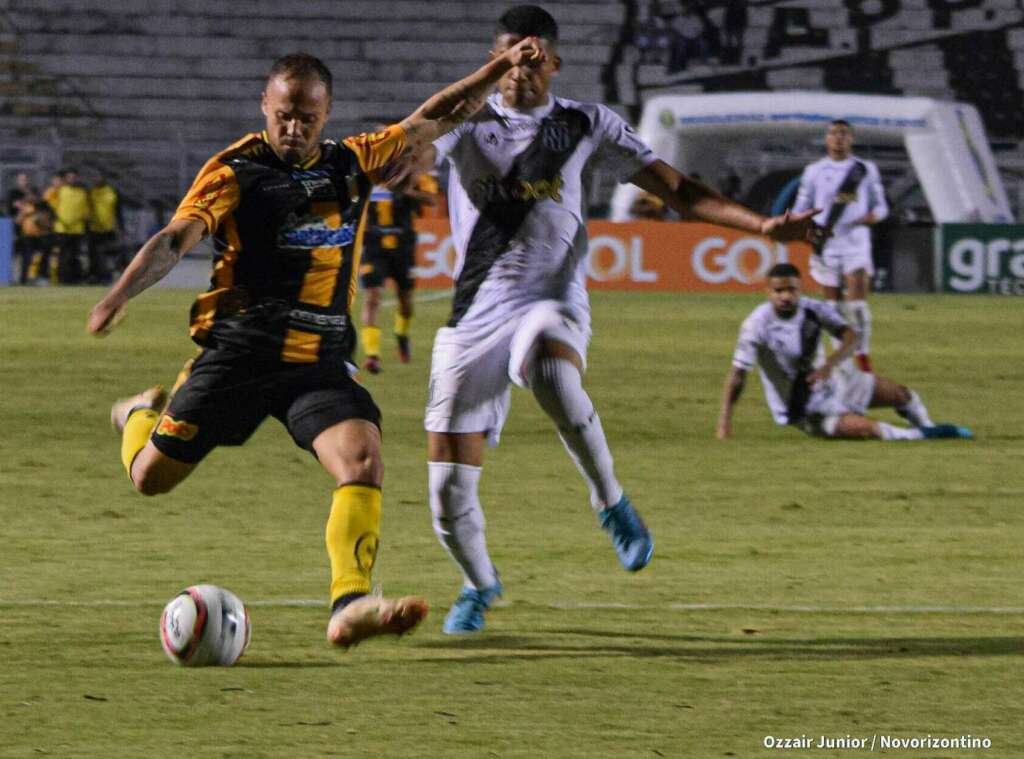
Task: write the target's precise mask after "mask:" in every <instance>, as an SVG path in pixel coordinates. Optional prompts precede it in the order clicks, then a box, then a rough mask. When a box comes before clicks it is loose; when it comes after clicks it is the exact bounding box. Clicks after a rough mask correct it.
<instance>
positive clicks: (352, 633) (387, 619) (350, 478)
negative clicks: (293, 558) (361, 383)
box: [312, 419, 429, 648]
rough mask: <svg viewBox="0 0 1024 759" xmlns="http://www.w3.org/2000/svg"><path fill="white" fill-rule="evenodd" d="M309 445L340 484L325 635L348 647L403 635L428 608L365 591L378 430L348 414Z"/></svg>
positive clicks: (329, 536)
mask: <svg viewBox="0 0 1024 759" xmlns="http://www.w3.org/2000/svg"><path fill="white" fill-rule="evenodd" d="M312 447H313V450H314V452H315V453H316V455H317V458H318V459H319V460H320V463H321V465H322V466H323V467H324V469H326V470H327V472H328V473H329V474H330V475H331V476H332V477H334V479H335V482H336V483H337V485H338V487H337V489H336V490H335V491H334V495H333V498H332V501H331V514H330V516H329V517H328V520H327V526H326V529H325V543H326V546H327V554H328V556H329V558H330V562H331V619H330V621H329V622H328V625H327V638H328V640H329V641H330V642H331V643H332V644H334V645H336V646H340V647H342V648H348V647H350V646H353V645H355V644H356V643H359V642H360V641H362V640H365V639H366V638H371V637H374V636H377V635H402V634H404V633H406V632H408V631H409V630H411V629H412V628H413V627H415V626H416V625H418V624H419V623H420V622H421V621H422V620H423V619H424V618H425V617H426V615H427V611H428V608H429V607H428V606H427V602H426V601H424V600H423V599H422V598H416V597H406V598H399V599H397V600H393V599H387V598H378V597H375V596H370V595H369V593H370V589H371V580H372V572H373V565H374V562H375V561H376V558H377V547H378V545H379V543H380V515H381V490H380V485H381V481H382V479H383V475H384V468H383V464H382V462H381V456H380V430H379V429H378V428H377V425H375V424H374V423H372V422H370V421H367V420H365V419H348V420H345V421H343V422H339V423H337V424H334V425H332V426H331V427H328V428H327V429H326V430H324V431H323V432H321V433H320V434H319V435H317V436H316V438H314V440H313V443H312Z"/></svg>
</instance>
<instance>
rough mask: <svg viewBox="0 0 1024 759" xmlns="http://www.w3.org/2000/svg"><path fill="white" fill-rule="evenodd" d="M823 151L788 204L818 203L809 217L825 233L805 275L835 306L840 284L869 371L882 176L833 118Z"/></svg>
mask: <svg viewBox="0 0 1024 759" xmlns="http://www.w3.org/2000/svg"><path fill="white" fill-rule="evenodd" d="M825 150H826V152H827V153H828V155H827V156H826V157H825V158H822V159H821V160H819V161H815V162H814V163H812V164H811V165H810V166H808V167H807V168H805V169H804V172H803V175H802V176H801V177H800V189H799V190H798V191H797V196H796V203H795V204H794V205H793V210H794V211H796V212H800V211H806V210H807V209H809V208H820V209H821V211H820V213H819V214H818V215H817V216H816V217H815V221H816V222H817V223H818V224H820V225H821V226H822V227H823V228H824V230H825V234H826V235H827V239H824V237H823V240H824V245H823V246H817V247H816V248H815V255H813V256H812V257H811V267H810V268H811V276H812V277H813V278H814V280H815V281H816V282H817V283H818V284H819V285H821V286H822V288H823V289H824V291H825V299H826V300H829V301H832V303H833V304H834V305H836V306H839V302H840V298H841V295H842V286H843V284H844V280H845V284H846V301H845V304H844V306H843V307H842V308H841V309H840V310H841V311H842V312H843V313H844V315H845V316H846V318H847V319H848V320H849V322H850V323H851V324H853V325H854V327H855V328H856V331H857V335H858V342H857V345H856V348H855V355H856V358H857V365H858V366H859V367H860V369H861V370H862V371H865V372H870V371H871V358H870V356H869V353H870V348H871V309H870V308H869V307H868V301H867V297H868V291H869V289H870V287H871V276H872V275H873V274H874V273H875V265H874V262H873V261H872V258H871V229H870V227H872V226H874V225H875V224H877V223H878V222H880V221H882V220H883V219H884V218H885V217H886V216H888V215H889V205H888V204H887V203H886V201H885V191H884V190H883V189H882V178H881V176H880V175H879V173H878V167H877V166H875V164H874V163H872V162H871V161H868V160H865V159H863V158H858V157H856V156H854V155H853V129H852V127H851V126H850V124H849V122H847V121H844V120H842V119H837V120H835V121H833V122H832V123H831V124H829V127H828V131H827V132H826V133H825Z"/></svg>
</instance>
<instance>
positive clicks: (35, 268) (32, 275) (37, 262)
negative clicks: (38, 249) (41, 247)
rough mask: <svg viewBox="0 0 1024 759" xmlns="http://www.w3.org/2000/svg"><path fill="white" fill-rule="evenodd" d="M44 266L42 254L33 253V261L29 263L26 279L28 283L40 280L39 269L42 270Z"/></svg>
mask: <svg viewBox="0 0 1024 759" xmlns="http://www.w3.org/2000/svg"><path fill="white" fill-rule="evenodd" d="M42 265H43V254H42V253H33V254H32V260H31V261H29V264H28V271H27V272H25V279H26V281H28V280H34V279H38V277H39V269H40V268H42Z"/></svg>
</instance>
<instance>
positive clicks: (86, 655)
mask: <svg viewBox="0 0 1024 759" xmlns="http://www.w3.org/2000/svg"><path fill="white" fill-rule="evenodd" d="M99 295H100V292H99V291H98V290H95V289H50V290H19V289H7V290H3V291H0V324H2V325H3V327H2V329H0V524H2V525H3V529H2V535H3V539H2V543H0V578H2V584H0V757H5V758H6V757H37V756H40V755H43V756H56V757H105V758H110V757H141V756H147V757H177V756H197V757H321V756H335V757H369V756H379V757H396V756H406V757H445V758H447V757H524V758H525V757H529V758H530V759H537V758H538V757H581V758H582V757H603V756H609V757H630V758H631V757H657V756H665V757H724V756H732V757H741V758H742V757H755V756H769V755H773V754H775V753H778V752H775V751H769V750H768V749H766V748H764V746H763V741H764V738H765V736H782V737H798V736H801V735H806V736H808V738H810V739H812V740H813V741H817V739H818V737H819V736H820V735H822V734H824V735H827V736H830V737H834V736H843V737H845V736H847V735H851V736H854V737H862V736H866V737H869V738H870V737H871V736H881V735H895V736H901V737H917V736H926V735H929V734H931V735H933V736H959V735H963V734H970V735H973V736H984V737H987V738H989V739H990V740H991V742H992V748H991V749H990V750H988V751H984V752H976V751H951V750H942V749H930V750H899V751H896V750H890V751H888V752H886V753H887V754H888V755H890V756H899V757H947V756H949V757H953V756H986V757H1019V756H1022V755H1024V726H1022V722H1021V719H1020V713H1021V709H1022V708H1024V667H1022V664H1024V582H1022V580H1024V551H1022V537H1024V509H1022V506H1024V500H1022V493H1024V414H1022V413H1021V402H1022V401H1021V399H1022V398H1024V343H1022V338H1021V336H1022V334H1024V330H1022V327H1024V317H1022V315H1021V314H1022V311H1021V301H1020V300H1013V299H998V298H991V299H986V298H972V297H940V296H933V297H925V296H919V297H911V296H879V297H877V298H875V299H874V300H873V311H874V316H875V338H874V343H875V346H874V351H873V355H874V360H875V365H876V368H877V370H878V372H879V373H880V374H882V375H884V376H888V377H891V378H893V379H896V380H899V381H902V382H904V383H907V384H910V385H911V386H913V387H914V388H916V389H918V390H919V391H920V393H921V395H922V396H923V398H924V400H925V402H926V403H927V405H928V407H929V409H930V410H931V412H932V415H933V417H934V418H935V419H936V420H941V421H952V422H957V423H960V424H967V425H970V426H972V427H973V428H974V430H975V432H976V434H977V438H978V439H977V440H976V441H974V442H969V443H965V442H960V441H954V442H945V441H944V442H935V443H930V442H929V443H889V444H885V443H844V442H831V443H830V442H822V441H817V440H812V439H809V438H806V437H804V436H803V435H801V434H800V433H798V432H795V431H791V430H781V429H777V428H775V427H774V426H773V425H772V423H771V421H770V418H769V416H768V412H767V409H766V408H765V406H764V402H763V399H762V396H761V390H760V387H759V384H758V382H757V381H756V380H752V381H751V382H750V383H749V386H748V388H747V393H746V395H745V397H744V398H743V400H742V401H741V404H740V407H739V409H738V410H737V416H736V419H735V432H736V435H737V437H736V439H735V440H732V441H729V442H724V443H723V442H719V441H717V440H715V439H714V436H713V433H714V427H715V418H716V414H717V410H718V397H719V392H720V388H721V383H722V379H723V377H724V375H725V372H726V370H727V368H728V366H729V358H730V356H731V352H732V348H733V344H734V341H735V337H736V330H737V329H738V326H739V323H740V321H741V320H742V318H743V317H744V316H745V315H746V314H747V313H748V312H749V311H750V309H751V308H753V306H754V305H755V303H756V302H757V299H756V298H752V297H743V296H697V295H644V296H639V295H624V294H597V295H595V296H594V299H593V300H594V326H595V338H594V341H593V344H592V351H591V355H590V370H589V372H588V374H587V379H586V384H587V387H588V389H589V390H590V392H591V394H592V396H593V398H594V400H595V403H596V404H597V407H598V409H599V411H600V413H601V416H602V419H603V421H604V426H605V429H606V430H607V432H608V435H609V439H610V442H611V445H612V450H613V453H614V454H615V456H616V462H617V469H618V474H619V476H620V479H621V480H622V481H623V483H624V484H625V486H626V487H627V489H628V491H629V492H630V494H631V495H632V497H633V500H634V502H635V503H636V504H637V506H638V508H639V510H640V512H641V513H642V514H643V515H644V517H645V518H646V520H647V521H648V523H649V525H650V526H651V528H652V530H653V532H654V536H655V542H656V550H655V557H654V561H653V562H652V564H651V566H650V567H649V568H648V569H646V570H645V571H643V572H641V573H639V574H637V575H628V574H627V573H625V572H623V571H622V570H621V569H620V568H619V566H618V564H617V562H616V560H615V557H614V554H613V552H612V549H611V546H610V544H609V543H608V541H607V538H606V536H605V535H604V534H603V533H602V532H601V531H600V530H599V529H598V528H597V525H596V520H595V518H594V516H593V515H592V514H591V513H590V509H589V505H588V502H587V497H586V492H585V488H584V485H583V483H582V480H581V479H580V478H579V476H578V475H577V474H576V472H575V470H574V468H573V466H572V464H571V462H570V461H569V459H568V457H567V456H566V455H565V453H564V452H563V451H562V448H561V445H560V443H559V442H558V440H557V438H556V436H555V434H554V432H553V430H552V428H551V426H550V424H549V423H548V422H547V420H546V419H545V418H544V417H543V416H542V415H541V414H540V412H539V411H538V410H537V408H536V405H535V403H534V402H533V400H532V398H531V397H530V396H529V395H528V394H527V393H524V392H522V391H516V393H515V395H514V400H513V413H512V417H511V419H510V421H509V424H508V425H507V427H506V429H505V433H504V436H503V442H502V445H501V447H500V448H498V449H497V450H496V451H490V452H488V461H487V465H486V469H485V473H484V477H483V480H482V499H483V503H484V507H485V510H486V513H487V518H488V531H489V540H490V546H491V549H492V553H493V556H494V558H495V561H496V563H497V565H498V567H499V568H500V570H501V572H502V577H503V579H504V581H505V584H506V588H507V594H506V599H505V600H506V604H505V605H503V606H502V607H500V608H498V609H496V610H495V611H494V612H493V613H492V614H491V615H490V618H489V623H488V630H487V631H486V632H485V633H484V634H483V635H480V636H478V637H474V638H471V639H465V640H463V639H456V640H452V639H449V638H447V637H446V636H443V635H441V633H440V623H441V618H442V617H443V615H444V613H445V611H446V610H447V606H448V604H449V603H450V602H451V600H452V599H453V597H454V595H455V594H456V592H457V589H458V582H459V580H458V577H457V574H456V571H455V568H454V565H453V564H451V562H450V560H449V559H448V557H447V556H446V555H445V554H444V553H443V551H442V549H441V548H440V547H439V546H438V544H437V542H436V540H435V538H434V535H433V532H432V531H431V528H430V519H429V514H428V509H427V506H426V498H425V484H426V483H425V481H426V467H425V464H424V435H423V433H422V427H421V413H422V408H423V403H424V400H425V394H426V375H427V369H428V364H429V346H430V342H431V335H432V333H433V330H434V329H436V328H437V327H438V326H439V325H440V324H441V323H442V322H443V320H444V318H445V315H446V310H447V307H448V306H447V304H446V303H445V302H443V301H437V302H432V303H425V304H423V305H422V306H421V307H420V309H419V313H418V316H417V318H416V321H415V323H414V330H415V331H414V335H413V341H414V360H413V363H412V364H411V365H409V366H401V365H399V364H398V362H397V360H396V359H395V358H394V356H392V355H388V356H386V357H385V367H384V373H383V374H381V375H380V376H378V377H368V378H366V382H367V385H368V386H369V387H370V389H371V390H372V392H373V393H374V396H375V398H376V399H377V401H378V403H379V404H380V406H381V407H382V409H383V411H384V428H385V466H386V478H385V479H386V481H385V490H384V493H385V497H384V521H383V534H382V548H381V554H380V560H379V564H378V571H377V579H378V581H380V582H381V583H382V584H383V587H384V589H385V591H386V592H387V593H389V594H405V593H418V594H422V595H423V596H425V597H426V598H427V599H428V600H429V601H430V603H431V604H432V606H433V612H432V614H431V616H430V617H429V618H428V620H427V621H426V623H425V624H424V626H423V628H422V629H421V630H419V631H417V632H416V633H415V634H414V635H411V636H409V637H407V638H406V639H403V640H380V641H371V642H369V643H367V644H365V645H363V646H361V647H359V648H357V649H355V650H354V651H352V652H351V653H347V654H346V653H340V652H337V651H333V650H331V649H330V648H329V647H328V646H327V645H326V643H325V641H324V628H325V624H326V621H327V610H326V599H325V598H324V596H325V593H326V591H327V584H328V569H327V559H326V555H325V553H324V549H323V527H324V520H325V519H326V516H327V511H328V507H329V500H330V491H331V489H332V483H331V482H330V481H329V479H328V477H327V475H326V474H324V473H323V471H322V470H320V468H319V467H318V466H317V465H316V464H315V462H314V461H313V460H312V459H311V458H310V457H309V456H308V455H307V454H305V453H304V452H302V451H300V450H299V449H297V448H295V447H294V445H293V444H292V443H291V441H290V439H289V438H288V436H287V434H286V433H285V432H284V431H283V429H281V428H280V427H279V426H278V425H277V423H276V422H275V421H273V420H270V421H268V422H267V424H266V425H264V427H263V428H261V429H260V431H259V432H258V433H257V434H256V435H255V436H254V438H253V439H252V440H251V441H250V442H249V443H248V444H246V445H245V446H244V447H242V448H235V449H222V450H219V451H216V452H215V453H214V454H213V455H211V457H210V458H209V459H208V460H207V461H206V462H205V463H204V464H203V466H201V467H200V468H199V469H198V470H197V471H196V473H195V474H194V475H193V476H192V478H191V479H189V480H188V481H186V482H185V483H184V484H183V485H182V486H181V487H179V488H178V489H177V490H176V491H175V492H173V493H171V494H169V495H166V496H162V497H159V498H152V499H149V498H144V497H142V496H140V495H137V494H136V493H134V491H132V489H131V488H130V486H129V484H128V482H127V480H126V478H125V476H124V472H123V471H122V470H121V465H120V462H119V458H118V440H117V438H116V436H115V435H114V434H113V433H112V432H111V431H110V429H109V426H108V422H107V416H108V410H109V407H110V403H111V401H112V400H113V399H114V398H116V397H118V396H123V395H127V394H130V393H133V392H136V391H138V390H140V389H142V388H143V387H146V386H147V385H150V384H153V383H155V382H163V383H170V382H171V381H173V379H174V375H175V373H176V372H177V370H178V368H179V367H180V365H181V364H182V362H183V361H184V360H185V359H186V358H188V357H189V355H191V352H192V348H191V344H190V343H189V342H188V340H187V336H186V317H187V308H188V304H189V302H190V300H191V297H192V293H189V292H184V291H166V290H165V291H157V292H152V293H147V294H146V295H144V296H142V297H141V298H139V299H138V301H137V302H135V303H133V304H132V306H131V307H130V313H129V316H128V319H127V320H126V321H125V323H124V324H123V325H122V326H121V328H120V329H119V330H118V331H117V332H116V333H115V334H113V335H112V336H111V337H109V338H107V339H105V340H95V339H93V338H90V337H88V336H86V334H85V330H84V322H85V317H86V313H87V312H88V309H89V307H90V306H91V304H92V303H93V302H94V301H95V300H96V299H97V298H98V297H99ZM390 319H391V316H390V313H385V315H384V320H383V321H384V324H385V325H390ZM385 340H390V338H389V335H388V330H387V329H385ZM386 344H387V343H386ZM887 418H888V417H887ZM197 582H213V583H216V584H220V585H224V586H225V587H228V588H230V589H232V590H234V591H235V592H236V593H238V594H239V595H240V596H241V598H242V599H243V600H245V601H246V602H248V603H249V604H250V613H251V616H252V620H253V626H254V632H253V641H252V645H251V647H250V649H249V651H248V652H247V653H246V655H245V657H244V658H243V659H242V661H241V662H240V663H239V665H238V666H236V667H234V668H231V669H206V670H187V669H182V668H177V667H175V666H173V665H171V664H170V663H169V662H168V661H167V660H166V659H165V658H164V655H163V653H162V652H161V650H160V644H159V640H158V635H157V620H158V617H159V613H160V609H161V608H162V606H163V604H164V603H166V601H167V600H168V599H169V598H170V597H171V596H172V595H173V594H174V593H176V592H177V591H178V590H180V589H181V588H182V587H184V586H185V585H188V584H192V583H197ZM287 599H299V600H302V599H323V600H324V605H323V606H319V605H316V606H314V605H292V606H289V605H282V604H274V603H268V602H275V601H282V600H287ZM925 609H930V610H931V611H926V610H925ZM794 753H795V755H799V756H813V757H819V756H836V757H848V756H850V755H851V754H855V753H857V752H856V751H849V750H845V751H844V750H832V751H818V750H815V749H809V750H802V751H797V752H786V754H787V755H794Z"/></svg>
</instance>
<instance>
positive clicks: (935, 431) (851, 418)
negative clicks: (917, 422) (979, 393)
mask: <svg viewBox="0 0 1024 759" xmlns="http://www.w3.org/2000/svg"><path fill="white" fill-rule="evenodd" d="M824 426H825V434H826V435H827V436H828V437H833V438H840V439H846V440H870V439H875V440H888V441H892V440H948V439H957V438H958V439H963V440H970V439H972V438H973V437H974V435H973V433H972V432H971V431H970V430H969V429H968V428H966V427H958V426H957V425H955V424H938V425H934V426H930V427H920V428H917V427H912V428H910V429H908V428H906V427H897V426H896V425H894V424H889V423H888V422H876V421H874V420H872V419H868V418H867V417H863V416H859V415H857V414H844V415H842V416H840V417H831V418H829V419H826V421H825V425H824Z"/></svg>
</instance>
